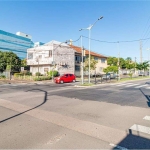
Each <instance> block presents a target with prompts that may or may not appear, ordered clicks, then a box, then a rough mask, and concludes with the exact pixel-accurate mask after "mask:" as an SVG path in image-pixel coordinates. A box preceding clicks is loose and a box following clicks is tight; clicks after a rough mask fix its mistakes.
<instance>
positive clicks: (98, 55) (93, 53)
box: [69, 45, 107, 58]
mask: <svg viewBox="0 0 150 150" xmlns="http://www.w3.org/2000/svg"><path fill="white" fill-rule="evenodd" d="M69 46H70V47H71V48H72V49H74V50H75V51H76V52H77V53H81V47H78V46H74V45H69ZM90 53H91V55H92V56H96V57H99V58H107V57H106V56H103V55H101V54H98V53H95V52H92V51H90ZM85 54H86V55H88V54H89V50H85Z"/></svg>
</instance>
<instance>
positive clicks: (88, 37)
mask: <svg viewBox="0 0 150 150" xmlns="http://www.w3.org/2000/svg"><path fill="white" fill-rule="evenodd" d="M82 37H84V38H87V39H89V37H86V36H82ZM90 39H91V40H93V41H97V42H101V43H112V44H115V43H129V42H130V43H131V42H138V41H144V40H149V39H150V37H149V38H145V39H137V40H131V41H114V42H110V41H101V40H97V39H92V38H90Z"/></svg>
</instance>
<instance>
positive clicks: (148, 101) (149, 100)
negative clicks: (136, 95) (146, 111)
mask: <svg viewBox="0 0 150 150" xmlns="http://www.w3.org/2000/svg"><path fill="white" fill-rule="evenodd" d="M139 90H140V91H141V93H142V94H143V95H144V96H145V97H146V99H147V105H148V107H150V95H145V93H144V92H143V91H142V89H139Z"/></svg>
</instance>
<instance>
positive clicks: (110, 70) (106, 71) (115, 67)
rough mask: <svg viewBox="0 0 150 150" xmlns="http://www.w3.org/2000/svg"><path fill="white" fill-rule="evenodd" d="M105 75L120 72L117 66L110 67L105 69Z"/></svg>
mask: <svg viewBox="0 0 150 150" xmlns="http://www.w3.org/2000/svg"><path fill="white" fill-rule="evenodd" d="M104 72H105V73H108V72H114V73H117V72H118V67H117V66H108V67H107V68H105V69H104Z"/></svg>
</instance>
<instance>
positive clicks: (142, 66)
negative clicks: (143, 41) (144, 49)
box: [136, 61, 149, 73]
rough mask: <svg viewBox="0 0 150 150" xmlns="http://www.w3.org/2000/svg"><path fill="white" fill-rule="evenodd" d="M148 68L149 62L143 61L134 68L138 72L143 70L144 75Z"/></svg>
mask: <svg viewBox="0 0 150 150" xmlns="http://www.w3.org/2000/svg"><path fill="white" fill-rule="evenodd" d="M148 67H149V61H145V62H143V63H140V64H137V65H136V68H137V69H138V70H143V71H144V73H145V70H148Z"/></svg>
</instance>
